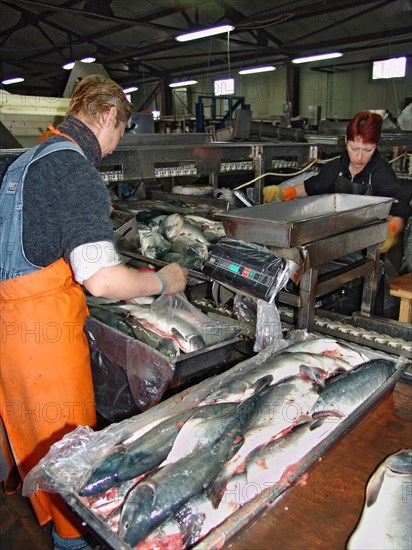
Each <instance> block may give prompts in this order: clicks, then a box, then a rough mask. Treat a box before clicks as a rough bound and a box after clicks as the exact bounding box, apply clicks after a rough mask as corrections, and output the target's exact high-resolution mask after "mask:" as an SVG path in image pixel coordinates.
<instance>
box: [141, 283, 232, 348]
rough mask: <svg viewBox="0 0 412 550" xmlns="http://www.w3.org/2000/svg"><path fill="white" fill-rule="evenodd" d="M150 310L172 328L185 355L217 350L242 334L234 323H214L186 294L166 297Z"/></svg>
mask: <svg viewBox="0 0 412 550" xmlns="http://www.w3.org/2000/svg"><path fill="white" fill-rule="evenodd" d="M150 310H151V312H152V313H153V314H154V315H155V316H157V317H158V318H159V319H162V322H163V323H164V322H166V323H167V324H168V325H169V326H170V327H171V330H172V331H173V332H174V333H175V334H176V337H177V338H178V339H179V343H180V345H182V346H183V347H184V348H185V349H183V351H197V349H202V348H204V347H207V346H213V345H215V344H219V343H220V342H223V341H225V340H230V339H231V338H235V337H236V336H237V335H238V334H239V333H240V327H239V326H236V325H233V323H225V322H224V321H223V320H219V321H217V320H212V319H211V318H210V317H208V316H207V315H205V314H204V313H203V312H202V311H200V309H198V308H197V307H195V306H193V305H192V304H191V303H190V302H189V301H188V300H187V298H186V296H185V295H184V294H173V295H167V294H163V295H162V296H160V297H159V298H158V299H157V300H155V301H154V302H153V304H152V305H151V306H150ZM192 348H195V349H192Z"/></svg>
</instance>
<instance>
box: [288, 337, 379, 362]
mask: <svg viewBox="0 0 412 550" xmlns="http://www.w3.org/2000/svg"><path fill="white" fill-rule="evenodd" d="M295 352H304V353H318V354H322V355H330V356H331V357H333V358H335V359H341V360H342V361H345V362H346V363H349V365H351V366H352V367H357V366H358V365H360V364H361V363H366V362H367V361H368V360H369V358H368V357H367V356H366V355H364V354H363V353H362V352H360V351H357V350H355V349H354V348H351V347H350V346H348V345H346V344H342V343H340V342H337V341H336V340H334V339H332V338H310V339H308V340H303V341H302V342H297V343H295V344H292V345H291V346H288V347H287V348H283V349H282V350H281V353H295Z"/></svg>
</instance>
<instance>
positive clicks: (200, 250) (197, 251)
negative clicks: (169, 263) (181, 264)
mask: <svg viewBox="0 0 412 550" xmlns="http://www.w3.org/2000/svg"><path fill="white" fill-rule="evenodd" d="M170 247H171V250H172V251H173V252H178V253H179V254H182V255H183V256H189V257H193V256H194V257H198V258H201V259H203V260H206V259H207V258H208V257H209V249H208V247H207V245H206V244H205V243H201V242H199V241H196V240H195V239H192V238H190V237H189V236H187V235H182V236H180V235H179V236H177V237H175V238H174V239H172V240H171V241H170Z"/></svg>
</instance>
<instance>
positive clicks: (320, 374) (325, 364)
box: [203, 352, 350, 403]
mask: <svg viewBox="0 0 412 550" xmlns="http://www.w3.org/2000/svg"><path fill="white" fill-rule="evenodd" d="M349 368H350V366H349V365H348V363H346V362H345V361H342V360H340V359H334V358H333V357H329V356H327V355H320V354H311V353H303V352H296V353H285V354H283V355H277V356H275V357H271V358H270V359H268V360H267V361H265V362H264V363H262V364H261V365H259V366H258V367H256V368H254V369H251V370H249V371H247V372H245V373H242V374H239V376H238V377H237V378H236V379H235V380H233V381H231V382H228V383H227V384H225V385H224V386H222V387H221V388H219V389H218V390H215V391H214V392H212V393H210V394H209V395H208V396H207V397H206V398H205V400H204V401H203V403H207V402H211V403H213V402H216V401H225V400H226V399H227V396H228V395H231V396H232V397H235V396H236V397H235V399H237V400H240V399H241V398H242V395H243V394H244V393H245V392H247V391H248V390H249V388H250V387H251V386H253V384H254V383H255V382H256V380H258V379H259V378H262V376H265V375H271V376H272V379H273V381H272V384H277V383H278V382H281V381H282V380H285V379H286V378H290V377H291V376H301V375H302V374H303V375H304V377H307V378H309V379H312V380H314V381H316V382H318V383H319V381H322V380H325V379H326V378H328V377H330V376H333V375H335V374H337V373H340V372H346V371H347V370H348V369H349Z"/></svg>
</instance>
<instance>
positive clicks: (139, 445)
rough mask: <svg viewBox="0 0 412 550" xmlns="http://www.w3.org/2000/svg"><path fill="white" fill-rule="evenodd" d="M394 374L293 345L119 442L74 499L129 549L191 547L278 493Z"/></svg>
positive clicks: (325, 343)
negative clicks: (268, 494)
mask: <svg viewBox="0 0 412 550" xmlns="http://www.w3.org/2000/svg"><path fill="white" fill-rule="evenodd" d="M249 361H250V360H249ZM396 370H397V366H396V364H395V362H394V361H391V360H387V359H380V358H378V359H372V360H369V359H368V357H366V356H365V355H364V354H362V353H361V352H359V351H357V350H355V349H352V348H350V347H347V346H346V345H343V344H341V343H339V342H337V341H335V340H332V339H327V338H324V339H323V338H322V339H313V340H306V341H303V342H300V343H297V344H294V345H291V346H289V347H287V348H285V349H283V350H281V352H279V354H275V355H274V356H271V357H269V358H268V359H266V360H265V361H263V363H256V365H254V366H253V365H252V366H251V367H250V368H248V369H247V370H245V372H242V371H241V370H240V371H239V370H238V371H237V373H236V375H235V376H234V377H231V376H230V375H229V376H228V377H227V382H226V381H225V383H223V384H221V385H220V387H219V388H218V389H215V390H214V391H213V392H210V393H209V394H208V395H206V396H205V397H204V398H202V399H201V400H200V402H198V403H194V404H193V405H192V408H189V409H188V410H185V411H184V412H179V413H177V414H173V413H171V414H170V416H168V417H167V418H164V419H163V420H161V421H159V422H158V423H157V424H156V425H154V426H153V427H152V428H151V429H148V430H146V431H145V432H144V433H135V434H132V435H130V434H129V435H128V436H127V437H125V438H123V439H121V438H119V441H117V443H116V444H115V445H112V446H111V447H110V448H109V449H107V450H106V452H105V453H103V454H102V455H101V456H100V458H99V459H98V460H97V461H96V462H95V463H94V465H93V467H92V468H91V469H90V470H89V471H88V472H87V473H86V474H85V475H84V476H83V478H82V481H81V483H80V486H79V487H78V494H79V495H80V498H81V499H82V500H83V502H84V503H85V504H86V505H87V506H89V507H90V508H91V509H92V510H93V512H94V513H95V514H96V515H97V516H98V517H99V518H101V519H102V520H103V521H104V522H105V524H106V525H107V526H108V528H110V529H111V530H112V531H113V532H115V533H116V534H117V535H118V536H119V537H120V538H121V539H122V541H124V542H125V543H127V544H129V545H130V546H131V547H132V548H138V549H139V550H143V549H146V548H147V549H148V548H158V547H162V548H163V547H164V548H170V549H175V550H177V549H186V548H191V547H193V546H194V545H196V544H197V543H198V542H199V541H200V540H202V539H203V538H204V537H205V536H206V535H207V534H209V533H210V532H211V531H212V530H213V529H215V528H216V527H217V526H218V525H219V524H221V523H222V522H223V521H224V520H225V519H226V518H228V517H229V516H230V515H231V514H233V513H234V512H235V511H236V510H238V509H239V508H241V507H242V506H244V505H245V504H247V503H249V502H250V500H251V499H254V498H256V497H257V496H259V495H260V494H262V493H263V492H267V491H273V490H275V489H276V488H279V487H281V488H282V490H285V489H286V487H287V485H288V484H290V483H291V482H292V481H293V476H294V474H295V473H296V470H297V469H298V467H299V463H301V461H302V460H303V459H304V458H305V456H306V455H307V454H308V453H309V452H310V451H311V450H312V449H314V448H315V447H316V446H317V445H318V444H319V443H320V442H321V441H322V440H324V439H325V438H326V437H327V436H328V435H329V434H330V433H331V432H332V431H333V430H334V429H335V428H336V426H337V425H339V423H340V422H341V421H342V420H343V419H345V418H347V417H348V416H349V415H350V414H351V413H352V412H353V411H354V410H355V409H356V408H357V407H359V405H361V404H362V403H363V402H364V401H365V400H366V399H367V398H368V397H370V396H371V395H372V394H373V393H374V392H375V391H376V390H378V389H379V388H380V387H381V385H382V384H384V383H385V382H386V380H388V379H389V378H390V377H391V376H392V375H393V374H394V373H395V372H396ZM228 373H230V371H228ZM224 380H226V379H224Z"/></svg>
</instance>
